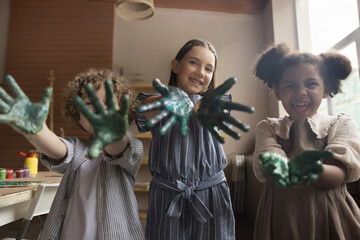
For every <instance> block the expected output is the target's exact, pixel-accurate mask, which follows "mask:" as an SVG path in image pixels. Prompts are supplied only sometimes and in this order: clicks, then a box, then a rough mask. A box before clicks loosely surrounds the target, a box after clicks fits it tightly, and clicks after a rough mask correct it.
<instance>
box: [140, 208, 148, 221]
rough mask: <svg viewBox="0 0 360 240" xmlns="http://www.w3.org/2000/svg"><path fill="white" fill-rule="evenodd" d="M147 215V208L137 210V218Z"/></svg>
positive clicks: (143, 217)
mask: <svg viewBox="0 0 360 240" xmlns="http://www.w3.org/2000/svg"><path fill="white" fill-rule="evenodd" d="M146 217H147V210H139V218H140V219H146Z"/></svg>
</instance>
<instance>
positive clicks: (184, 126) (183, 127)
mask: <svg viewBox="0 0 360 240" xmlns="http://www.w3.org/2000/svg"><path fill="white" fill-rule="evenodd" d="M187 122H188V119H185V118H183V119H182V120H181V135H183V136H185V135H186V134H187V133H188V131H189V127H188V126H187Z"/></svg>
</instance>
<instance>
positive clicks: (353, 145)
mask: <svg viewBox="0 0 360 240" xmlns="http://www.w3.org/2000/svg"><path fill="white" fill-rule="evenodd" d="M325 150H331V151H333V152H334V158H335V159H337V160H339V161H340V162H342V163H343V164H344V165H345V167H346V169H347V175H346V179H345V181H346V182H352V181H356V180H358V179H359V178H360V136H359V129H358V126H357V125H356V123H355V122H354V121H353V120H352V119H351V118H350V117H349V116H347V115H344V114H340V115H338V116H337V117H336V121H335V122H334V123H333V124H331V125H330V128H329V134H328V144H327V146H326V147H325Z"/></svg>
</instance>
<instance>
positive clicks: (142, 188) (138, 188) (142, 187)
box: [134, 182, 150, 192]
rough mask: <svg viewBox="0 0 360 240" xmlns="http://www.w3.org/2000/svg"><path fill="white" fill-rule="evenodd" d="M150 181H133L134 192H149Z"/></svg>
mask: <svg viewBox="0 0 360 240" xmlns="http://www.w3.org/2000/svg"><path fill="white" fill-rule="evenodd" d="M149 185H150V183H137V182H135V188H134V192H149Z"/></svg>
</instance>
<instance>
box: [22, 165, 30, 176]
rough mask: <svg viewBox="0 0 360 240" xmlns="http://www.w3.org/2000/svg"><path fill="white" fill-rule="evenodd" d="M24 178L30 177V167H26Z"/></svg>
mask: <svg viewBox="0 0 360 240" xmlns="http://www.w3.org/2000/svg"><path fill="white" fill-rule="evenodd" d="M23 169H24V178H27V177H30V170H29V168H28V167H24V168H23Z"/></svg>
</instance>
